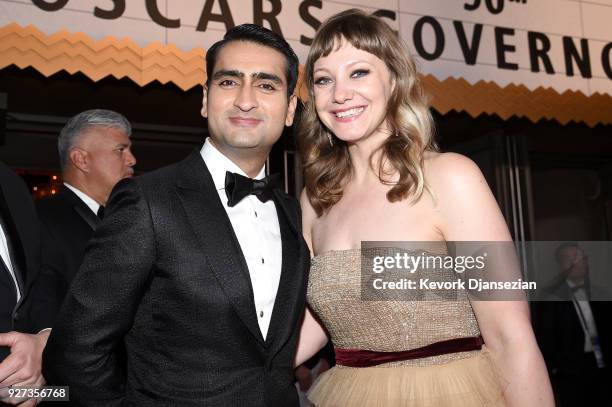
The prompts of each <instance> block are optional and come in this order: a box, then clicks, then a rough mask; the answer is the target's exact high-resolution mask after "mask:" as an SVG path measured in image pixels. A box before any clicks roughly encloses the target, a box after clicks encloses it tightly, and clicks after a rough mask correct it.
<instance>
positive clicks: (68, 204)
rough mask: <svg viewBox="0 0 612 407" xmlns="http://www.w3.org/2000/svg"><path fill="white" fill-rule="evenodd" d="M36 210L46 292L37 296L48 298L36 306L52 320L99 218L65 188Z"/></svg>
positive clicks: (41, 201) (44, 201)
mask: <svg viewBox="0 0 612 407" xmlns="http://www.w3.org/2000/svg"><path fill="white" fill-rule="evenodd" d="M36 210H37V212H38V218H39V219H40V223H41V231H42V240H43V245H42V247H43V249H42V266H41V276H40V280H41V282H42V283H41V284H39V287H40V288H41V289H42V290H45V291H46V292H47V293H44V295H40V297H41V298H48V299H49V302H48V303H42V302H38V303H37V305H38V306H39V307H40V308H41V312H42V309H44V310H45V311H44V312H47V313H48V315H49V317H50V318H52V319H54V318H55V315H56V314H57V312H58V310H59V306H60V305H61V303H62V301H63V299H64V297H65V296H66V292H67V291H68V287H69V286H70V283H71V282H72V279H73V278H74V275H75V274H76V272H77V270H78V269H79V266H80V265H81V262H82V261H83V256H84V255H85V247H86V246H87V242H89V239H91V237H92V235H93V232H94V230H95V229H96V227H97V226H98V225H99V224H100V219H99V218H98V216H97V215H96V214H95V213H93V212H92V210H91V209H90V208H89V207H88V206H87V204H85V202H83V201H82V200H81V199H80V198H79V197H78V196H77V195H76V194H75V193H74V192H72V191H71V190H70V189H69V188H67V187H66V186H62V187H61V188H60V190H59V191H58V193H57V194H56V195H52V196H50V197H48V198H44V199H41V200H39V201H38V202H37V203H36Z"/></svg>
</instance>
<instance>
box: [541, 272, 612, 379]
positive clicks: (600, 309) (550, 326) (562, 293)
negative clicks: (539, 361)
mask: <svg viewBox="0 0 612 407" xmlns="http://www.w3.org/2000/svg"><path fill="white" fill-rule="evenodd" d="M545 290H546V291H547V295H546V297H545V299H546V300H549V301H540V302H538V303H537V304H536V306H535V308H534V325H535V326H534V328H535V333H536V336H537V339H538V342H539V345H540V348H541V350H542V355H543V356H544V360H545V361H546V365H547V366H548V369H549V371H550V372H551V374H552V375H553V376H554V375H557V374H560V375H566V374H570V375H575V374H580V373H581V372H582V373H584V372H585V371H587V370H589V369H595V368H596V362H595V358H594V357H593V356H592V355H587V356H588V357H585V354H584V331H583V330H582V325H581V323H580V319H579V316H578V313H577V312H576V309H575V307H574V303H573V302H572V301H571V298H572V295H571V291H570V288H569V286H568V285H567V283H566V282H565V279H564V278H563V279H558V281H556V282H555V283H554V284H552V285H550V286H549V287H548V288H546V289H545ZM595 298H607V297H605V296H596V297H595ZM551 300H552V301H551ZM589 305H590V306H591V312H592V314H593V319H594V320H595V324H596V326H597V333H598V338H599V344H600V346H601V350H602V354H603V357H604V362H605V363H606V366H612V328H611V326H610V323H609V318H610V312H611V311H612V303H611V302H609V301H589Z"/></svg>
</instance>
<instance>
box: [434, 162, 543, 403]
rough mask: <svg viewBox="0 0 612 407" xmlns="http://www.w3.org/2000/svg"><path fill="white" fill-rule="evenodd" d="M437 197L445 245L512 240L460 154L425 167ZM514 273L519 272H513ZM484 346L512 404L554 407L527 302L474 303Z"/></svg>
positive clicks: (475, 172)
mask: <svg viewBox="0 0 612 407" xmlns="http://www.w3.org/2000/svg"><path fill="white" fill-rule="evenodd" d="M428 167H429V170H430V171H428V172H429V173H430V175H431V177H430V179H431V181H432V182H431V184H432V187H433V188H434V191H435V193H436V194H437V197H436V198H437V201H436V202H437V205H438V207H439V208H438V209H439V211H440V215H441V219H442V220H441V225H440V228H441V231H442V233H443V235H444V237H445V240H447V241H471V242H500V241H511V236H510V233H509V232H508V228H507V226H506V222H505V221H504V218H503V215H502V214H501V212H500V210H499V207H498V205H497V202H496V201H495V198H494V197H493V194H492V193H491V191H490V189H489V187H488V185H487V183H486V181H485V179H484V177H483V176H482V173H481V172H480V170H479V168H478V167H477V166H476V164H474V163H473V162H472V161H471V160H469V159H468V158H466V157H463V156H461V155H458V154H453V153H446V154H440V155H438V156H437V157H435V158H432V159H431V163H429V165H428ZM516 271H518V270H516ZM471 304H472V308H473V309H474V314H475V315H476V319H477V321H478V326H479V327H480V330H481V333H482V336H483V339H484V342H485V343H486V345H487V348H488V349H489V350H490V351H491V355H492V357H493V359H494V361H495V363H496V365H497V366H498V367H499V368H500V370H501V373H502V375H503V378H504V379H505V380H507V381H508V383H509V384H508V386H507V387H506V388H505V391H504V397H505V399H506V401H507V403H508V404H509V405H510V406H520V407H526V406H537V407H541V406H554V399H553V395H552V390H551V387H550V381H549V378H548V374H547V371H546V366H545V364H544V360H543V358H542V355H541V353H540V350H539V349H538V346H537V343H536V340H535V336H534V334H533V330H532V327H531V323H530V316H529V308H528V305H527V302H526V301H521V300H516V301H493V300H490V301H472V303H471Z"/></svg>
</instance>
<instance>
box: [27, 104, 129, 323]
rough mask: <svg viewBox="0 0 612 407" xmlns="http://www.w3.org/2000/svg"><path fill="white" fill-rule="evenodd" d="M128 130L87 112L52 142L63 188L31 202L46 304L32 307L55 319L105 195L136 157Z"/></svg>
mask: <svg viewBox="0 0 612 407" xmlns="http://www.w3.org/2000/svg"><path fill="white" fill-rule="evenodd" d="M131 130H132V129H131V126H130V123H129V121H128V120H127V119H126V118H125V117H124V116H123V115H121V114H119V113H116V112H113V111H111V110H102V109H95V110H87V111H84V112H81V113H79V114H77V115H76V116H74V117H73V118H71V119H70V120H69V121H68V122H67V123H66V125H65V126H64V128H63V129H62V131H61V132H60V136H59V138H58V142H57V145H58V152H59V159H60V165H61V168H62V180H63V182H64V184H63V185H62V187H61V188H60V189H59V191H58V193H57V194H55V195H51V196H50V197H48V198H45V199H41V200H40V201H38V202H37V205H36V208H37V211H38V217H39V219H40V222H41V228H42V236H43V255H42V271H41V281H42V282H43V283H42V284H39V285H38V286H39V287H41V289H42V290H48V291H50V292H51V293H52V294H53V295H51V296H44V297H45V298H49V299H50V301H51V302H50V303H48V304H45V303H43V302H38V303H37V304H36V305H37V306H38V307H41V308H44V309H46V310H47V312H48V313H49V314H51V316H53V317H54V316H55V314H56V313H57V311H58V310H59V306H60V305H61V303H62V300H63V299H64V297H65V295H66V292H67V290H68V287H69V285H70V283H71V282H72V279H73V278H74V275H75V274H76V271H77V270H78V268H79V266H80V265H81V262H82V260H83V256H84V254H85V247H86V245H87V243H88V242H89V239H90V238H91V236H92V235H93V232H94V230H95V229H96V228H97V227H98V225H99V223H100V220H101V217H102V216H103V211H104V206H105V205H106V201H107V200H108V197H109V196H110V193H111V191H112V189H113V187H114V186H115V184H117V182H119V181H120V180H121V179H123V178H127V177H131V176H132V174H133V173H134V170H133V168H132V167H133V166H134V165H135V164H136V159H135V158H134V155H133V154H132V152H131V150H130V147H131V142H130V135H131Z"/></svg>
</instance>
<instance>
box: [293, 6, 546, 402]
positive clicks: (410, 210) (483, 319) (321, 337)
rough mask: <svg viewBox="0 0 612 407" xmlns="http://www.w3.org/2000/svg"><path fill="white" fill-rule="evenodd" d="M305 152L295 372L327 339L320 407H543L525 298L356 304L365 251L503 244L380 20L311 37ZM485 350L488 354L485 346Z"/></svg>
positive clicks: (500, 224)
mask: <svg viewBox="0 0 612 407" xmlns="http://www.w3.org/2000/svg"><path fill="white" fill-rule="evenodd" d="M306 80H307V84H308V89H309V99H308V102H307V106H306V109H305V113H304V117H303V118H302V121H301V135H300V149H301V154H302V160H303V163H304V171H305V182H306V188H305V190H304V192H303V194H302V197H301V204H302V210H303V230H304V236H305V239H306V241H307V243H308V244H309V246H310V248H311V251H312V255H313V256H314V257H313V260H312V267H311V271H310V282H309V291H308V302H309V307H310V310H309V311H308V312H307V314H306V316H305V318H304V324H303V327H302V332H301V338H300V345H299V349H298V355H297V358H296V363H297V364H300V363H301V362H302V361H304V360H305V359H307V358H308V357H309V356H310V355H312V354H314V353H315V352H316V351H317V350H318V349H320V348H321V347H322V346H323V345H324V344H325V343H326V342H327V340H328V335H329V338H330V339H331V341H332V342H333V344H334V347H335V349H336V354H337V366H336V367H334V368H333V369H331V370H330V371H328V372H326V373H325V374H324V375H322V376H321V377H320V378H319V380H318V381H317V382H316V383H315V385H314V386H313V388H312V390H311V392H310V394H309V397H310V399H311V401H312V402H313V403H314V404H315V405H316V406H318V407H329V406H338V407H344V406H351V407H354V406H367V407H370V406H391V407H396V406H419V407H428V406H469V407H474V406H505V405H509V406H520V407H525V406H538V407H542V406H550V405H553V401H552V393H551V390H550V383H549V380H548V376H547V374H546V368H545V365H544V362H543V360H542V357H541V354H540V352H539V349H538V347H537V344H536V341H535V339H534V335H533V332H532V329H531V325H530V318H529V311H528V306H527V304H526V302H524V301H469V300H468V298H467V297H461V298H460V299H459V300H458V301H362V298H361V290H360V278H361V277H360V264H361V260H362V257H363V256H365V253H363V250H361V242H363V241H412V242H438V243H444V242H450V241H506V242H509V241H511V237H510V234H509V232H508V230H507V227H506V223H505V221H504V218H503V217H502V214H501V212H500V210H499V208H498V206H497V204H496V202H495V199H494V197H493V195H492V194H491V192H490V190H489V188H488V186H487V183H486V181H485V180H484V178H483V176H482V174H481V172H480V170H479V169H478V167H477V166H476V165H475V164H474V163H473V162H472V161H470V160H469V159H468V158H466V157H464V156H461V155H458V154H453V153H439V152H437V148H436V146H435V143H434V140H433V137H432V128H433V124H432V118H431V116H430V113H429V110H428V106H427V103H426V99H425V97H424V94H423V91H422V88H421V84H420V79H419V76H418V74H417V70H416V68H415V64H414V62H413V60H412V59H411V57H410V56H409V55H408V53H407V51H406V49H405V48H404V46H403V45H402V43H401V41H400V40H399V38H398V36H397V34H396V33H394V32H393V31H392V30H391V29H390V27H389V26H387V25H386V24H385V23H384V22H383V21H382V20H380V19H379V18H377V17H374V16H370V15H367V14H365V13H363V12H361V11H359V10H348V11H345V12H342V13H339V14H337V15H335V16H333V17H331V18H330V19H328V20H327V21H326V22H325V23H323V25H322V26H321V27H320V28H319V30H318V32H317V34H316V36H315V38H314V42H313V44H312V46H311V48H310V53H309V56H308V61H307V63H306ZM483 343H484V345H483Z"/></svg>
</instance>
